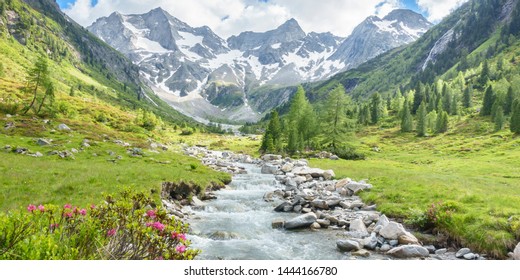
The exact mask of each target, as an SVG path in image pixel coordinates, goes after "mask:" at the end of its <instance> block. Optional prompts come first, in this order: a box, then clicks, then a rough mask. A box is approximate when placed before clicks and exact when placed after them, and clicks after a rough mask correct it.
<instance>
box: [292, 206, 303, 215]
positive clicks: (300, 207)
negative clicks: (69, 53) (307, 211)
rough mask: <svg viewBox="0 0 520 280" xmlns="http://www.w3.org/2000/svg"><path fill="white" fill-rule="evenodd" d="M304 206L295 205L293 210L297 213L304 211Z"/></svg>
mask: <svg viewBox="0 0 520 280" xmlns="http://www.w3.org/2000/svg"><path fill="white" fill-rule="evenodd" d="M302 208H303V207H302V206H301V205H296V206H294V207H293V211H294V212H296V213H300V212H301V211H302Z"/></svg>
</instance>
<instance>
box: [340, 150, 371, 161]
mask: <svg viewBox="0 0 520 280" xmlns="http://www.w3.org/2000/svg"><path fill="white" fill-rule="evenodd" d="M333 153H334V154H336V155H337V156H338V157H339V158H342V159H345V160H364V159H365V158H366V157H365V155H364V154H362V153H360V152H357V151H356V149H354V148H351V147H341V148H337V149H336V150H335V151H333Z"/></svg>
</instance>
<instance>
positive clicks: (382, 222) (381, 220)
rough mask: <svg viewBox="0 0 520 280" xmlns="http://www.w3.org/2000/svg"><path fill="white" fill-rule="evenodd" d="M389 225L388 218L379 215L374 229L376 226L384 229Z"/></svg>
mask: <svg viewBox="0 0 520 280" xmlns="http://www.w3.org/2000/svg"><path fill="white" fill-rule="evenodd" d="M389 223H390V221H389V220H388V218H387V217H386V216H385V215H384V214H383V215H381V217H379V220H378V221H377V224H376V227H377V226H381V227H383V228H384V227H386V226H387V225H388V224H389Z"/></svg>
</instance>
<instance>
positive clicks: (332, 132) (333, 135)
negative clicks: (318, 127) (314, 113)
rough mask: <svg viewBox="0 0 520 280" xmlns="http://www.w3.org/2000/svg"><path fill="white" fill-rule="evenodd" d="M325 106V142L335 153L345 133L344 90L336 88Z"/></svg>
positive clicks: (345, 100) (345, 98) (345, 99)
mask: <svg viewBox="0 0 520 280" xmlns="http://www.w3.org/2000/svg"><path fill="white" fill-rule="evenodd" d="M325 104H326V105H325V106H326V107H325V110H326V111H325V117H324V124H325V126H324V130H325V141H326V143H327V144H328V145H330V146H331V147H332V149H333V151H334V152H336V151H337V149H338V148H339V146H340V143H341V142H342V141H344V138H345V133H346V121H347V115H346V113H345V108H346V106H347V105H348V99H347V96H346V94H345V88H344V87H343V86H338V87H337V88H335V89H334V90H333V91H331V92H330V94H329V96H328V98H327V100H326V103H325Z"/></svg>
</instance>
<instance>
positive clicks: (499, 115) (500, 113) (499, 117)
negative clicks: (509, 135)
mask: <svg viewBox="0 0 520 280" xmlns="http://www.w3.org/2000/svg"><path fill="white" fill-rule="evenodd" d="M504 122H505V117H504V109H502V106H498V108H497V112H496V115H495V131H500V130H502V129H503V128H504Z"/></svg>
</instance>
